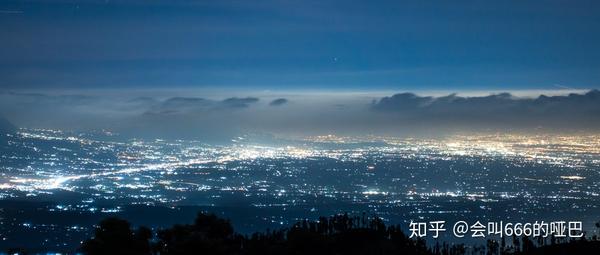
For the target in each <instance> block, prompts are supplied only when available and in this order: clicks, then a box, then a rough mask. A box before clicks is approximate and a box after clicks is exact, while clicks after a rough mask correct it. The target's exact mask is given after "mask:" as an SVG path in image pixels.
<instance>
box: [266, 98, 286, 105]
mask: <svg viewBox="0 0 600 255" xmlns="http://www.w3.org/2000/svg"><path fill="white" fill-rule="evenodd" d="M287 103H288V100H287V99H285V98H277V99H275V100H273V101H271V102H270V103H269V105H270V106H281V105H284V104H287Z"/></svg>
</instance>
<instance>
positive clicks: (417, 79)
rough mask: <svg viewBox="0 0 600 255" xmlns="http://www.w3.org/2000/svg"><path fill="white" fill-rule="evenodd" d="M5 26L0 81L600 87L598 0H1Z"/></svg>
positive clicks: (9, 84) (36, 84)
mask: <svg viewBox="0 0 600 255" xmlns="http://www.w3.org/2000/svg"><path fill="white" fill-rule="evenodd" d="M375 2H377V4H375ZM0 27H1V29H0V77H1V78H0V88H4V89H18V88H44V89H46V88H50V89H55V88H56V89H63V88H134V87H136V88H137V87H141V88H147V87H150V88H172V87H190V88H217V87H219V88H220V87H229V88H239V87H243V88H246V89H280V90H286V89H293V90H302V89H311V90H312V89H327V90H336V89H342V90H369V89H397V90H423V89H431V90H435V89H444V90H474V89H476V90H481V89H483V90H485V89H500V90H513V89H556V88H562V87H570V88H579V89H586V88H599V87H600V86H599V85H600V84H599V83H598V81H599V80H600V50H599V48H598V45H600V2H598V1H497V2H493V1H390V2H385V1H256V2H253V1H135V0H130V1H75V0H64V1H60V0H59V1H2V3H0Z"/></svg>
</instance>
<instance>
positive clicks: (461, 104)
mask: <svg viewBox="0 0 600 255" xmlns="http://www.w3.org/2000/svg"><path fill="white" fill-rule="evenodd" d="M371 110H372V111H373V112H378V113H382V114H384V115H386V117H387V118H390V119H391V120H396V121H398V122H401V121H405V122H407V121H410V122H412V124H419V125H433V124H436V125H437V124H441V125H446V126H456V127H468V126H471V127H486V128H499V127H502V128H506V127H509V128H510V127H512V128H525V127H546V128H560V129H564V128H573V129H577V128H583V129H598V128H600V91H598V90H591V91H589V92H587V93H585V94H575V93H572V94H569V95H565V96H545V95H540V96H539V97H536V98H518V97H514V96H513V95H511V94H510V93H500V94H494V95H489V96H480V97H460V96H457V95H456V94H451V95H448V96H443V97H420V96H417V95H415V94H411V93H402V94H396V95H393V96H391V97H384V98H381V99H380V100H376V101H374V102H373V103H372V104H371Z"/></svg>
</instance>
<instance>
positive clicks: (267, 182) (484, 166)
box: [0, 129, 600, 249]
mask: <svg viewBox="0 0 600 255" xmlns="http://www.w3.org/2000/svg"><path fill="white" fill-rule="evenodd" d="M8 144H9V148H10V149H9V150H7V152H6V153H3V155H2V159H1V160H2V162H3V164H2V165H1V166H0V167H1V168H2V169H1V173H2V175H1V179H0V180H1V181H0V197H1V198H2V202H3V203H4V204H7V203H16V202H10V201H14V200H15V199H20V200H22V201H28V202H20V203H16V204H11V206H10V207H9V206H6V205H4V207H3V211H2V212H0V213H2V220H1V225H0V226H1V227H2V229H3V231H2V232H1V233H2V236H1V237H0V238H1V239H0V240H2V241H0V244H2V242H4V243H5V244H6V243H10V242H11V241H13V242H14V241H15V240H14V239H17V238H19V235H22V234H23V233H30V231H34V232H36V233H44V232H48V231H51V232H53V233H55V234H53V238H49V237H48V236H44V235H43V234H42V235H40V236H44V237H43V238H40V239H39V240H36V242H38V243H37V245H39V247H44V248H46V249H52V248H56V247H59V248H60V247H62V246H64V247H65V249H66V248H73V247H74V246H76V245H77V244H78V242H80V241H81V239H83V238H84V237H87V236H88V235H89V234H90V231H91V229H92V224H93V223H94V222H93V221H91V219H97V218H101V217H105V216H107V215H120V216H125V217H127V216H129V217H131V218H132V220H133V221H134V222H135V219H136V217H137V218H140V217H139V216H136V215H138V214H139V212H140V211H144V214H147V215H148V216H147V217H149V218H148V219H153V217H155V218H160V217H163V216H164V215H178V214H182V215H183V214H185V213H186V212H185V211H186V210H187V209H185V208H200V209H202V210H206V211H212V212H216V213H220V214H222V215H224V217H229V218H231V219H232V222H233V223H234V225H236V226H239V228H240V229H242V230H244V231H247V232H252V231H258V230H264V229H266V228H268V227H271V228H276V227H278V226H287V225H290V224H292V223H294V222H295V221H297V220H299V219H303V218H310V217H318V216H319V215H329V214H335V213H344V212H350V213H354V214H360V213H365V212H366V213H370V214H376V215H378V216H380V217H382V218H383V219H385V220H386V221H389V222H392V223H403V222H405V221H406V220H407V219H429V220H436V219H440V218H442V219H462V218H469V219H473V218H476V219H487V220H492V219H494V220H495V219H497V220H531V219H534V220H557V219H556V217H557V215H560V217H561V219H562V218H564V217H567V218H569V217H572V218H573V219H577V220H581V221H583V222H584V227H585V229H586V230H588V231H592V232H593V231H596V230H595V229H594V227H593V223H594V222H595V220H597V219H595V218H594V215H598V213H599V212H600V208H598V204H600V203H599V201H600V172H598V171H597V169H598V167H599V166H600V136H598V135H591V134H577V135H518V134H492V135H490V134H471V135H453V136H448V137H443V138H435V139H433V138H432V139H427V138H412V139H409V138H393V137H377V136H368V137H338V136H333V135H325V136H313V137H305V138H300V139H297V140H284V139H271V140H270V141H269V142H260V139H258V138H255V137H253V136H250V135H249V136H245V137H238V138H236V139H233V140H232V141H231V142H230V143H228V144H226V145H208V144H204V143H201V142H198V141H187V140H186V141H184V140H173V141H171V140H160V139H155V140H151V141H146V140H139V139H133V140H125V141H120V138H119V136H118V135H117V134H113V133H110V132H106V131H103V132H97V133H75V132H63V131H59V130H44V129H21V130H20V131H19V132H18V133H16V134H13V135H8ZM40 201H44V202H43V203H42V202H40ZM48 201H51V202H48ZM17 205H18V206H17ZM182 208H184V209H182ZM190 210H191V209H190ZM236 210H237V211H240V212H238V213H236ZM244 211H251V212H252V213H249V214H244V213H243V212H244ZM136 213H137V214H136ZM35 215H38V216H39V215H52V216H49V217H48V216H47V217H43V218H42V217H36V216H35ZM73 215H74V216H73ZM152 215H155V216H152ZM71 216H73V218H69V217H71ZM57 218H60V220H57ZM141 218H143V217H141ZM172 218H173V217H172V216H170V219H171V221H166V222H163V223H162V224H167V223H170V222H177V217H175V219H172ZM82 219H85V220H82ZM154 221H156V219H154ZM86 222H87V224H86ZM139 223H145V222H144V221H143V220H142V221H141V222H139ZM160 226H161V222H160V221H158V223H155V225H153V227H160ZM27 231H29V232H27ZM33 236H35V235H33Z"/></svg>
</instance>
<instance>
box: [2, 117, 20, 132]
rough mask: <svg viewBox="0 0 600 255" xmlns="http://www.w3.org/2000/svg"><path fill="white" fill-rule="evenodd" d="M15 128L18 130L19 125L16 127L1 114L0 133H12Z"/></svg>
mask: <svg viewBox="0 0 600 255" xmlns="http://www.w3.org/2000/svg"><path fill="white" fill-rule="evenodd" d="M15 130H17V127H15V126H14V125H13V124H12V123H10V122H9V121H8V120H7V119H5V118H4V117H2V116H0V133H1V134H6V133H12V132H14V131H15Z"/></svg>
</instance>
